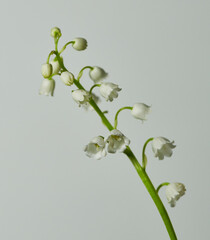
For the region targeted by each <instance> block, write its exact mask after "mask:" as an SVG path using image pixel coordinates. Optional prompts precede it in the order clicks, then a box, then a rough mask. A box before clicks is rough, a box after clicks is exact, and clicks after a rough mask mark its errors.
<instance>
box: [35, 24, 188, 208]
mask: <svg viewBox="0 0 210 240" xmlns="http://www.w3.org/2000/svg"><path fill="white" fill-rule="evenodd" d="M51 36H52V37H53V38H54V42H55V50H53V51H51V52H50V53H49V55H48V58H47V61H46V62H45V63H44V64H42V66H41V73H42V76H43V78H44V79H43V81H42V83H41V87H40V91H39V93H40V94H42V95H46V96H48V95H51V96H53V94H54V89H55V80H54V78H53V77H54V76H59V78H60V80H61V82H62V83H63V84H65V85H66V86H68V87H70V86H71V87H72V86H74V85H75V86H76V89H75V90H72V91H71V92H72V98H73V100H74V101H75V102H76V103H77V104H78V106H79V107H80V106H83V107H84V108H85V109H86V110H95V111H96V112H97V113H98V114H99V116H100V118H101V120H102V122H103V123H104V124H105V125H106V126H107V128H108V129H109V130H110V133H109V135H108V137H106V138H105V137H103V136H97V137H94V138H93V139H92V140H91V141H90V142H89V143H88V144H87V145H86V146H85V147H84V151H85V153H86V155H87V156H88V157H90V158H94V159H97V160H99V159H101V158H103V157H105V156H106V155H107V153H112V154H114V153H116V152H121V153H125V154H126V153H127V152H128V151H130V155H128V157H129V158H130V156H131V155H132V156H134V155H133V153H132V152H131V150H130V148H129V147H128V146H129V145H130V140H129V139H128V138H127V137H126V136H125V135H124V134H123V133H122V132H121V131H119V130H118V128H117V125H118V115H119V113H120V112H121V111H122V110H125V109H127V110H130V113H131V115H132V116H133V117H134V118H135V119H138V120H141V121H142V122H144V121H146V120H147V117H148V115H149V114H150V112H151V106H149V105H147V104H145V103H142V102H138V103H135V104H134V105H132V106H126V107H122V108H121V109H119V110H118V111H117V113H116V115H115V120H114V125H113V126H112V124H111V123H110V122H109V121H108V119H107V118H106V117H105V115H104V114H105V112H107V111H104V112H102V111H101V110H100V108H99V107H98V105H97V104H98V103H99V102H100V98H99V96H97V95H96V94H95V93H93V89H94V88H96V87H98V88H99V93H100V96H101V97H102V98H104V99H105V100H106V101H107V102H112V101H113V100H114V99H116V98H117V97H118V95H119V92H120V91H121V90H122V89H121V88H120V87H119V86H118V85H117V84H115V83H112V82H106V81H104V80H105V79H106V78H107V76H108V73H107V72H106V71H105V70H104V69H103V68H101V67H99V66H85V67H83V68H82V69H81V71H80V72H79V74H78V77H75V76H76V75H74V74H73V73H72V72H70V71H68V70H67V69H66V67H65V66H64V62H63V58H62V56H61V54H62V52H63V51H64V50H65V49H66V47H67V46H68V45H72V47H73V49H75V50H77V51H83V50H85V49H86V48H87V45H88V44H87V40H86V39H84V38H81V37H78V38H74V39H73V40H72V41H69V42H67V43H66V44H65V45H64V46H63V47H62V48H61V50H60V51H59V50H58V41H59V39H60V37H61V36H62V34H61V31H60V29H59V28H57V27H54V28H52V29H51ZM53 55H55V56H54V58H53V59H51V61H50V58H51V57H52V56H53ZM85 69H88V70H89V78H90V79H91V83H92V84H93V85H92V86H91V87H90V90H89V91H88V90H86V89H85V88H84V87H83V86H82V84H81V83H80V79H81V77H82V76H83V72H84V70H85ZM149 142H151V149H152V151H153V153H154V157H156V158H158V159H159V160H163V159H164V158H165V157H171V156H172V153H173V149H174V148H175V147H176V146H175V145H174V141H170V140H168V139H167V138H165V137H152V138H149V139H148V140H147V141H146V142H145V144H144V147H143V150H142V166H141V165H140V164H139V163H138V161H137V159H135V161H137V163H138V164H139V165H138V164H134V166H135V167H136V169H137V171H138V172H139V169H140V170H141V171H140V173H139V174H144V172H145V171H146V165H147V156H146V154H145V150H146V147H147V144H148V143H149ZM132 160H133V159H132ZM143 178H145V176H143ZM164 185H165V186H166V189H165V194H166V198H167V200H168V203H169V204H170V205H171V207H174V206H175V205H176V201H177V200H179V198H180V197H181V196H183V195H184V194H185V191H186V188H185V186H184V184H182V183H163V184H160V185H159V187H158V188H157V190H156V193H154V194H157V193H158V191H159V189H160V188H161V187H162V186H164ZM152 189H154V187H152ZM151 191H153V190H151Z"/></svg>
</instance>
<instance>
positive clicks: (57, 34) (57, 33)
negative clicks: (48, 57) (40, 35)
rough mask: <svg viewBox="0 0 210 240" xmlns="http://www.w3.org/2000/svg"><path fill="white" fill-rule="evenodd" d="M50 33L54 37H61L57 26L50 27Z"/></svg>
mask: <svg viewBox="0 0 210 240" xmlns="http://www.w3.org/2000/svg"><path fill="white" fill-rule="evenodd" d="M50 35H51V36H52V37H53V38H55V37H61V30H60V28H58V27H54V28H52V29H51V33H50Z"/></svg>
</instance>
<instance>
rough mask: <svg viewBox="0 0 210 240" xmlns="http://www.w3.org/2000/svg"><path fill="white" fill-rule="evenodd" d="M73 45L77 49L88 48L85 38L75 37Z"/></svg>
mask: <svg viewBox="0 0 210 240" xmlns="http://www.w3.org/2000/svg"><path fill="white" fill-rule="evenodd" d="M73 41H74V43H73V44H72V47H73V48H74V49H75V50H77V51H82V50H85V49H86V48H87V40H86V39H84V38H75V39H74V40H73Z"/></svg>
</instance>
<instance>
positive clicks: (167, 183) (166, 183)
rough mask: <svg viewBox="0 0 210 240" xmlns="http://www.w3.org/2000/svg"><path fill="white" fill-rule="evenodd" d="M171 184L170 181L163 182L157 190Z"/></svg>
mask: <svg viewBox="0 0 210 240" xmlns="http://www.w3.org/2000/svg"><path fill="white" fill-rule="evenodd" d="M169 184H170V183H169V182H164V183H161V184H160V185H159V186H158V187H157V189H156V192H157V193H158V192H159V190H160V189H161V188H162V187H163V186H168V185H169Z"/></svg>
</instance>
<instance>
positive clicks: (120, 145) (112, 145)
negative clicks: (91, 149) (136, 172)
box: [106, 129, 130, 153]
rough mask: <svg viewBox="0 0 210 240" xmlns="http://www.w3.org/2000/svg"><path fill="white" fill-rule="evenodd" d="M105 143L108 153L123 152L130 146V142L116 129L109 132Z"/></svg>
mask: <svg viewBox="0 0 210 240" xmlns="http://www.w3.org/2000/svg"><path fill="white" fill-rule="evenodd" d="M106 142H107V143H108V147H107V151H108V152H109V153H115V152H117V151H118V152H123V151H124V150H125V149H126V146H128V145H129V144H130V140H129V139H128V138H127V137H126V136H124V135H123V134H122V133H121V132H120V131H119V130H117V129H114V130H112V131H111V134H110V136H109V137H108V138H107V139H106Z"/></svg>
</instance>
